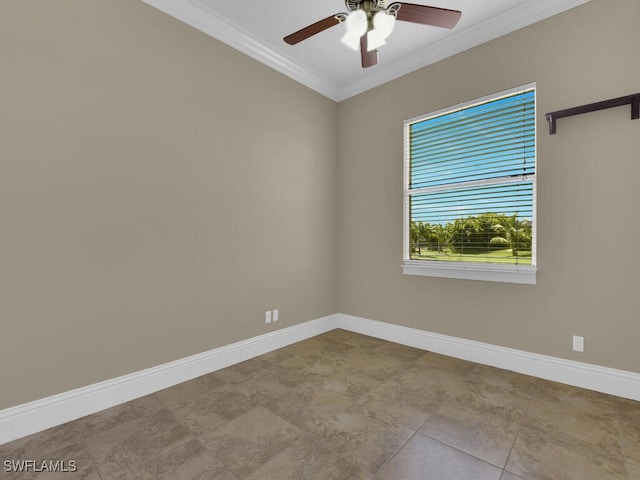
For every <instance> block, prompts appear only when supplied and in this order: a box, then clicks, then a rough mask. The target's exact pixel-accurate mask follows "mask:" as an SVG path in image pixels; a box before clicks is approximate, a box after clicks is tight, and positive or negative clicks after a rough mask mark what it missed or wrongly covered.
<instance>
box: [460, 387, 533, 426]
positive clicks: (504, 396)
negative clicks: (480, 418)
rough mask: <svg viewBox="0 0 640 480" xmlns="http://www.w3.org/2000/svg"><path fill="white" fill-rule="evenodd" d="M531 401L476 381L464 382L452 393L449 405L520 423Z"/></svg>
mask: <svg viewBox="0 0 640 480" xmlns="http://www.w3.org/2000/svg"><path fill="white" fill-rule="evenodd" d="M530 401H531V399H530V398H529V397H524V396H521V395H517V394H515V393H512V392H510V391H508V390H502V389H501V388H499V387H496V386H493V385H483V384H482V383H480V382H477V381H476V380H474V381H472V382H463V384H462V385H461V386H460V387H459V388H457V389H456V390H455V391H453V392H452V393H451V395H450V396H449V402H448V405H450V406H451V407H452V408H460V409H467V410H469V411H473V412H482V413H486V414H488V415H490V417H489V418H493V416H495V417H500V418H503V419H505V420H507V421H509V422H519V421H520V420H521V419H522V418H523V417H524V415H525V413H526V411H527V408H528V407H529V403H530Z"/></svg>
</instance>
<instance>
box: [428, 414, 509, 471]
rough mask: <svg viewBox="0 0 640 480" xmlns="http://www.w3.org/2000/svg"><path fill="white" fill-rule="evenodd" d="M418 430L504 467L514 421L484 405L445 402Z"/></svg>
mask: <svg viewBox="0 0 640 480" xmlns="http://www.w3.org/2000/svg"><path fill="white" fill-rule="evenodd" d="M420 432H421V433H423V434H425V435H428V436H430V437H432V438H435V439H436V440H439V441H441V442H443V443H446V444H447V445H450V446H452V447H455V448H457V449H458V450H462V451H463V452H466V453H468V454H470V455H473V456H474V457H477V458H479V459H481V460H484V461H485V462H488V463H491V464H492V465H495V466H497V467H500V468H504V465H505V463H506V461H507V457H508V455H509V452H510V451H511V447H512V446H513V443H514V441H515V439H516V436H517V434H518V423H517V422H515V421H513V420H508V419H506V418H504V417H503V416H501V415H498V414H495V413H492V412H490V411H488V410H487V409H482V410H480V409H476V408H474V407H473V406H470V405H462V404H456V403H454V402H449V403H447V404H445V405H443V406H442V407H441V408H440V409H439V410H438V412H437V413H435V414H434V415H432V416H430V417H429V419H428V420H427V421H426V422H425V423H424V425H423V426H422V428H420Z"/></svg>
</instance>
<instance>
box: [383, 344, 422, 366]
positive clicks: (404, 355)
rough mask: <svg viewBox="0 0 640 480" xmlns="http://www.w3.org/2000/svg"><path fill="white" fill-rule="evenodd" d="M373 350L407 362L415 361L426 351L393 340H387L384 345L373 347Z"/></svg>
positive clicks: (384, 355)
mask: <svg viewBox="0 0 640 480" xmlns="http://www.w3.org/2000/svg"><path fill="white" fill-rule="evenodd" d="M371 351H372V352H374V353H375V354H377V355H380V356H383V357H390V358H395V359H398V360H403V361H407V362H414V361H416V360H418V359H419V358H421V357H422V356H423V355H424V354H425V353H426V352H425V350H421V349H419V348H414V347H408V346H406V345H400V344H398V343H393V342H385V343H383V344H382V345H379V346H377V347H373V348H372V350H371Z"/></svg>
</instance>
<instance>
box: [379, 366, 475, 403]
mask: <svg viewBox="0 0 640 480" xmlns="http://www.w3.org/2000/svg"><path fill="white" fill-rule="evenodd" d="M390 380H393V381H396V382H398V383H401V384H404V385H406V386H409V387H411V388H413V389H415V390H417V391H419V392H421V393H422V394H424V395H426V396H428V397H430V398H435V397H443V396H448V395H450V394H451V393H453V392H454V391H456V390H458V389H460V388H462V387H464V386H465V385H466V381H465V376H464V375H463V374H460V373H459V371H458V370H457V369H453V370H451V371H450V370H448V369H446V368H430V367H424V366H422V365H418V364H416V363H415V362H414V363H411V364H410V365H409V366H407V367H406V368H403V369H402V370H401V371H399V372H397V373H396V374H395V375H393V377H391V378H390Z"/></svg>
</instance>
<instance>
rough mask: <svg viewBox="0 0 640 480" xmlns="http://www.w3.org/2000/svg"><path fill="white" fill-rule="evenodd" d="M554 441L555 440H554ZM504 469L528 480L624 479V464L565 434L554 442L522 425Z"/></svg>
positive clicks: (543, 433)
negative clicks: (563, 437) (560, 441)
mask: <svg viewBox="0 0 640 480" xmlns="http://www.w3.org/2000/svg"><path fill="white" fill-rule="evenodd" d="M554 440H556V439H554ZM506 469H507V470H508V471H510V472H513V473H515V474H517V475H520V476H522V477H524V478H526V479H527V480H603V479H607V480H624V479H625V471H624V463H623V461H622V459H621V458H611V457H609V456H607V455H606V454H605V453H603V452H602V451H600V450H599V449H598V448H597V447H594V446H593V445H591V444H588V443H585V442H581V441H579V440H577V439H575V438H573V437H570V436H567V437H566V438H565V439H564V441H563V442H562V443H559V441H558V443H554V442H552V441H551V440H550V438H549V436H547V435H546V434H545V432H544V431H537V430H531V429H529V428H528V427H522V428H521V430H520V432H519V433H518V438H517V439H516V443H515V445H514V447H513V450H512V451H511V455H510V456H509V460H508V462H507V466H506Z"/></svg>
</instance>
